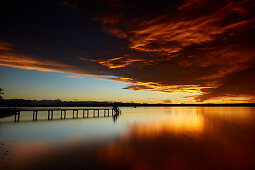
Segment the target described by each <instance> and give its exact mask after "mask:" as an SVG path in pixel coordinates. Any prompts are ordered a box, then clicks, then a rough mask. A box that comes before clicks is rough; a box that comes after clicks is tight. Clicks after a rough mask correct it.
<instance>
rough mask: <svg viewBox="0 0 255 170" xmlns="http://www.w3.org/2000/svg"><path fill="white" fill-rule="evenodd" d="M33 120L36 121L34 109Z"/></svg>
mask: <svg viewBox="0 0 255 170" xmlns="http://www.w3.org/2000/svg"><path fill="white" fill-rule="evenodd" d="M33 121H35V111H34V110H33Z"/></svg>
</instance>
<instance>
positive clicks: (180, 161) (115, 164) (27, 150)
mask: <svg viewBox="0 0 255 170" xmlns="http://www.w3.org/2000/svg"><path fill="white" fill-rule="evenodd" d="M121 110H122V114H121V115H120V116H119V118H118V119H117V120H116V121H113V118H112V117H106V118H88V119H86V118H85V119H82V118H80V119H67V120H58V119H59V118H60V113H57V114H54V119H56V120H52V121H47V112H39V114H38V119H41V120H40V121H37V122H32V121H29V120H31V119H32V112H22V113H21V121H20V122H19V123H14V122H12V121H13V117H9V118H4V119H0V169H178V170H181V169H255V108H254V107H141V108H128V107H126V108H125V107H124V108H121ZM80 117H82V116H81V113H80ZM67 118H72V113H67Z"/></svg>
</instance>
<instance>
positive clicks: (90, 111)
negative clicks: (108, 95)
mask: <svg viewBox="0 0 255 170" xmlns="http://www.w3.org/2000/svg"><path fill="white" fill-rule="evenodd" d="M23 111H31V112H32V113H33V117H32V118H33V119H32V120H33V121H37V120H38V114H40V112H42V111H44V112H45V111H46V112H48V120H53V118H54V113H56V111H60V119H66V115H67V111H69V112H70V111H71V112H72V118H73V119H78V118H79V112H80V111H82V118H89V117H93V118H96V117H97V118H99V117H110V116H111V117H114V118H115V117H117V116H119V115H120V114H121V110H120V109H119V108H118V107H116V106H114V107H113V108H111V109H106V108H74V109H71V108H64V109H63V108H54V109H46V108H42V109H16V108H13V109H8V110H5V111H4V113H5V116H4V117H7V116H13V115H14V122H19V121H20V116H21V112H23ZM102 112H103V116H102V114H101V115H100V113H102Z"/></svg>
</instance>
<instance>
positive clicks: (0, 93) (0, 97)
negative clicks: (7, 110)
mask: <svg viewBox="0 0 255 170" xmlns="http://www.w3.org/2000/svg"><path fill="white" fill-rule="evenodd" d="M3 91H4V90H3V89H2V88H0V99H3V97H2V94H4V93H3Z"/></svg>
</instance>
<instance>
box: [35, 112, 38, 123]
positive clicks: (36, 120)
mask: <svg viewBox="0 0 255 170" xmlns="http://www.w3.org/2000/svg"><path fill="white" fill-rule="evenodd" d="M37 114H38V110H36V111H35V120H36V121H37Z"/></svg>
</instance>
